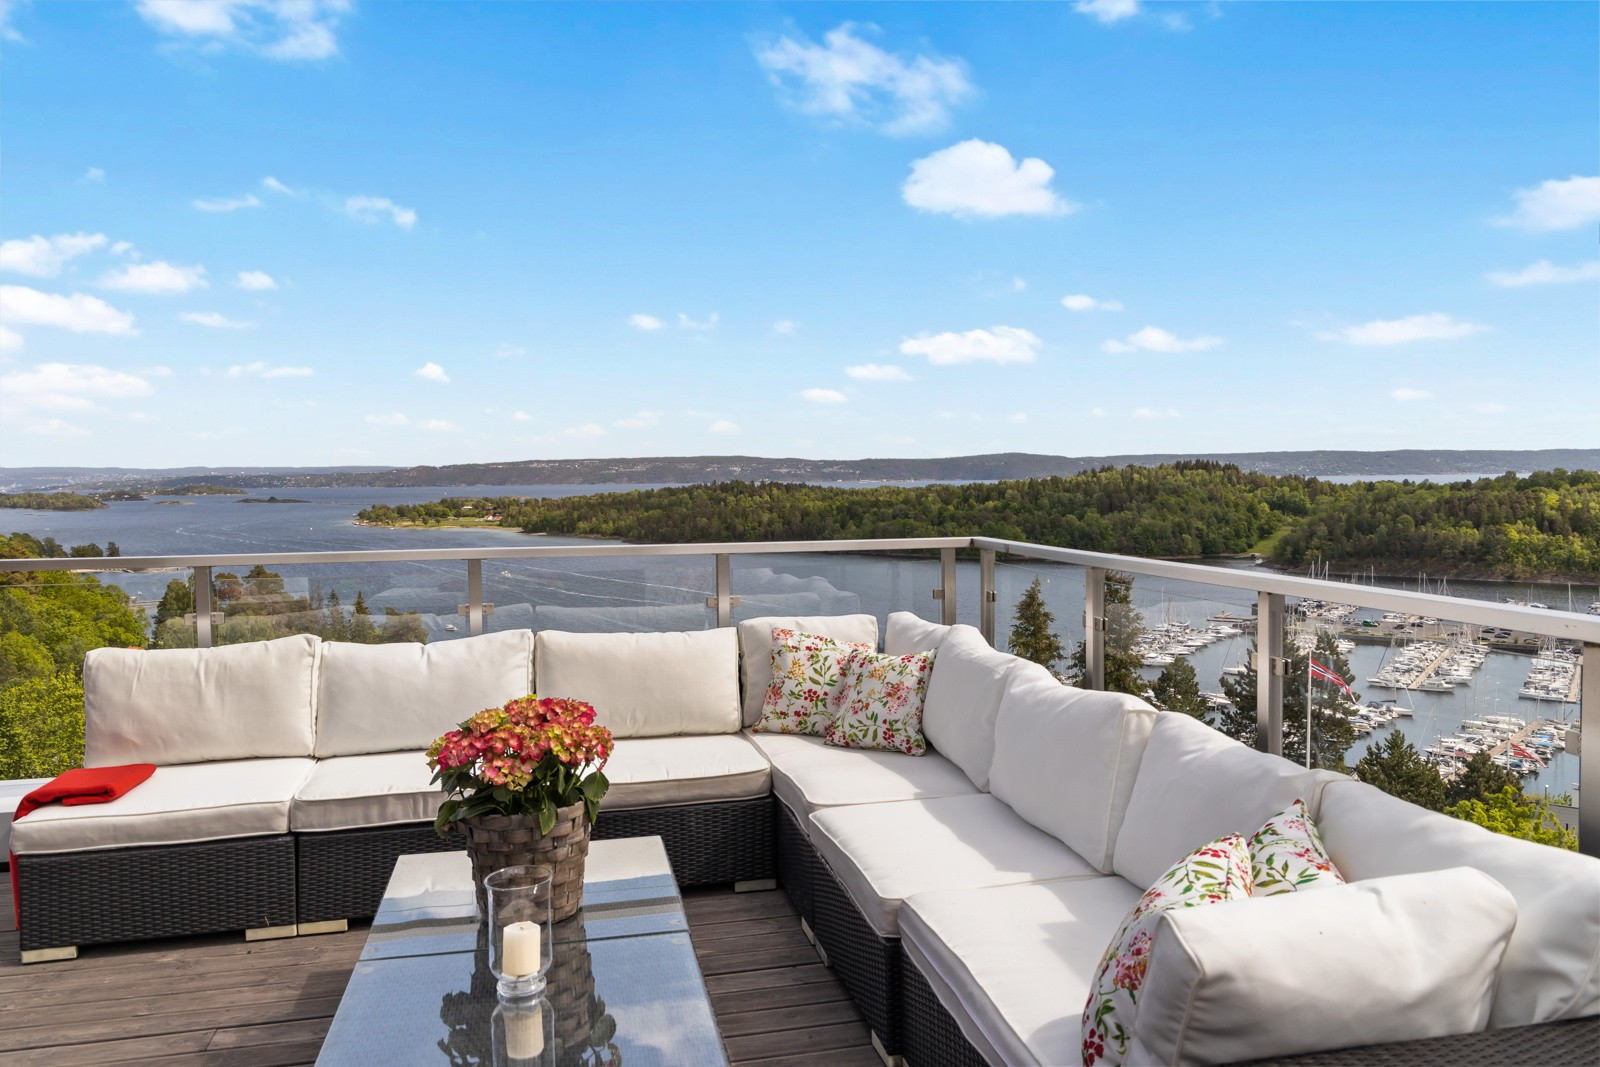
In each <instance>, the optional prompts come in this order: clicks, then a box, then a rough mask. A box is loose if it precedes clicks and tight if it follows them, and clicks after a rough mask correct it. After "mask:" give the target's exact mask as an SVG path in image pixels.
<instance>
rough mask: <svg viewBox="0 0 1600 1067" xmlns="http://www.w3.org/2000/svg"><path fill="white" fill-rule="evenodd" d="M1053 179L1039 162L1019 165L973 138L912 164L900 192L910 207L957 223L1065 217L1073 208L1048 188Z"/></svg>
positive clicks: (1002, 151) (1003, 152) (1000, 150)
mask: <svg viewBox="0 0 1600 1067" xmlns="http://www.w3.org/2000/svg"><path fill="white" fill-rule="evenodd" d="M1054 176H1055V171H1054V170H1053V169H1052V168H1051V166H1050V164H1048V163H1046V162H1045V161H1044V160H1042V159H1032V158H1030V159H1024V160H1023V161H1022V162H1021V163H1018V162H1017V161H1016V160H1015V159H1014V158H1012V155H1011V153H1010V152H1008V151H1007V150H1006V149H1005V148H1004V147H1002V146H1001V145H997V144H993V143H991V142H989V141H980V140H977V139H976V138H974V139H972V140H968V141H962V142H960V143H959V144H953V145H951V146H950V147H949V148H942V149H940V150H939V151H937V152H934V153H933V154H932V155H928V156H924V157H923V158H921V159H919V160H917V161H916V162H914V163H912V164H911V177H909V178H907V179H906V181H905V185H903V186H902V187H901V190H900V193H901V196H902V197H904V199H905V202H906V203H907V204H910V205H911V206H912V207H914V208H919V209H921V210H923V211H931V212H934V213H937V214H945V215H954V216H955V217H956V218H958V219H971V218H985V219H995V218H1001V217H1003V216H1006V215H1065V214H1066V213H1067V212H1069V211H1073V210H1076V208H1077V205H1076V204H1072V203H1070V202H1068V201H1066V200H1063V199H1062V198H1061V197H1059V196H1057V195H1056V193H1055V190H1053V189H1051V188H1050V179H1051V178H1053V177H1054Z"/></svg>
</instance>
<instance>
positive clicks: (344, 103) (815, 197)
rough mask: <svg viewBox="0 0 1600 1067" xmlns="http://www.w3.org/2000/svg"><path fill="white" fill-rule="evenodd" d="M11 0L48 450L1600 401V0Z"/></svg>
mask: <svg viewBox="0 0 1600 1067" xmlns="http://www.w3.org/2000/svg"><path fill="white" fill-rule="evenodd" d="M0 12H3V22H0V26H3V29H0V38H3V39H0V61H3V68H4V69H3V73H0V93H3V96H4V100H5V112H6V122H5V128H4V144H3V148H4V169H3V171H0V239H3V242H4V243H3V244H0V285H3V286H4V288H3V289H0V329H3V331H4V332H0V423H3V426H4V433H3V435H0V463H3V464H5V465H10V466H22V465H44V464H84V465H113V464H115V465H151V466H157V465H160V466H165V465H180V464H192V463H208V464H247V463H248V464H350V463H394V464H411V463H450V462H471V461H490V460H505V459H522V458H535V457H574V456H624V455H668V454H702V453H718V454H725V453H747V454H757V455H804V456H815V457H859V456H886V455H906V456H913V455H953V454H966V453H974V452H991V451H1010V450H1017V451H1032V452H1052V453H1064V454H1072V455H1092V454H1105V453H1129V452H1148V451H1198V452H1206V451H1224V450H1242V449H1263V450H1264V449H1299V448H1366V449H1382V448H1537V447H1560V446H1594V445H1596V444H1600V440H1597V437H1600V435H1597V429H1600V415H1597V412H1600V374H1597V371H1600V258H1597V253H1596V236H1597V228H1600V176H1597V174H1596V171H1597V169H1600V168H1597V155H1600V133H1597V130H1600V104H1597V100H1600V59H1597V53H1596V41H1597V38H1600V14H1597V13H1600V8H1597V7H1596V6H1595V5H1593V4H1577V3H1553V4H1544V3H1535V2H1519V3H1509V4H1492V3H1470V4H1451V3H1428V4H1398V3H1395V4H1390V3H1363V4H1314V3H1278V4H1265V3H1262V4H1244V3H1224V4H1189V3H1172V4H1153V3H1139V2H1137V0H1092V2H1087V3H1076V4H1073V3H1065V4H1057V5H1017V6H963V5H953V4H940V5H916V4H894V5H841V4H834V5H794V6H788V5H769V4H749V5H735V4H718V5H706V6H701V5H691V4H676V5H623V4H615V5H581V6H567V5H560V4H539V5H533V4H527V5H523V4H515V3H497V4H484V5H472V4H375V3H360V2H355V3H343V2H329V0H236V2H231V3H203V2H195V0H143V2H135V3H98V4H62V3H26V2H24V3H17V2H4V0H0Z"/></svg>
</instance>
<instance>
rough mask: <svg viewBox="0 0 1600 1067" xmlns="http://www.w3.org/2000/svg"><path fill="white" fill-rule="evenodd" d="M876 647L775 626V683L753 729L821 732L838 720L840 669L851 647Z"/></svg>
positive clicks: (773, 673) (773, 634)
mask: <svg viewBox="0 0 1600 1067" xmlns="http://www.w3.org/2000/svg"><path fill="white" fill-rule="evenodd" d="M858 651H859V652H870V651H872V646H870V645H864V644H858V643H856V642H854V641H835V640H834V639H833V638H831V637H822V636H820V635H818V634H806V633H799V632H797V631H795V630H785V629H781V628H780V629H776V630H773V631H772V684H771V685H769V686H767V695H766V696H765V697H764V698H763V699H762V701H761V721H760V722H757V723H756V724H755V726H754V727H753V728H752V729H754V730H755V731H756V732H757V733H768V734H821V733H823V732H824V731H826V730H827V728H828V724H829V723H830V722H832V721H833V699H834V698H835V697H837V696H838V695H839V686H840V676H839V668H840V667H841V666H842V665H843V664H844V659H845V657H846V656H848V655H850V654H851V653H852V652H858Z"/></svg>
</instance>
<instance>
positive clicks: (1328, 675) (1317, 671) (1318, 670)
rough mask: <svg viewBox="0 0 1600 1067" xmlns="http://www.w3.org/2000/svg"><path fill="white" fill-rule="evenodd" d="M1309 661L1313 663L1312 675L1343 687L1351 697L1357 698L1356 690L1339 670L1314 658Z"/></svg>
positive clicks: (1322, 680) (1319, 679)
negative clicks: (1341, 675) (1332, 668)
mask: <svg viewBox="0 0 1600 1067" xmlns="http://www.w3.org/2000/svg"><path fill="white" fill-rule="evenodd" d="M1307 662H1308V663H1310V664H1311V677H1313V678H1315V679H1317V680H1318V681H1321V682H1327V683H1328V684H1329V685H1336V686H1338V687H1339V688H1340V689H1343V690H1344V691H1345V693H1346V694H1347V695H1348V696H1349V697H1350V699H1352V700H1354V699H1355V696H1356V693H1355V690H1354V689H1351V688H1350V683H1348V682H1346V681H1345V680H1344V679H1343V678H1341V677H1339V673H1338V672H1337V671H1334V670H1330V669H1329V668H1327V667H1324V666H1323V665H1322V664H1320V663H1318V662H1317V661H1316V660H1314V659H1308V660H1307Z"/></svg>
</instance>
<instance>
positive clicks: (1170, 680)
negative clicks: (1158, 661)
mask: <svg viewBox="0 0 1600 1067" xmlns="http://www.w3.org/2000/svg"><path fill="white" fill-rule="evenodd" d="M1152 688H1153V689H1154V690H1155V694H1156V703H1158V704H1160V705H1161V706H1162V707H1163V708H1165V709H1166V710H1168V711H1176V712H1178V713H1179V714H1181V715H1188V716H1190V717H1191V718H1195V719H1199V720H1200V721H1201V722H1205V721H1207V720H1208V718H1209V714H1210V710H1211V709H1210V707H1209V706H1208V705H1207V704H1206V698H1205V697H1203V696H1201V695H1200V679H1199V678H1197V677H1196V676H1195V673H1194V665H1193V664H1192V663H1190V662H1189V661H1188V660H1186V659H1183V658H1182V657H1179V658H1177V659H1174V660H1173V661H1172V662H1171V663H1169V664H1168V665H1167V666H1166V667H1164V668H1162V670H1161V675H1160V677H1158V678H1157V679H1156V681H1155V685H1154V686H1152Z"/></svg>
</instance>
